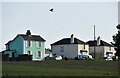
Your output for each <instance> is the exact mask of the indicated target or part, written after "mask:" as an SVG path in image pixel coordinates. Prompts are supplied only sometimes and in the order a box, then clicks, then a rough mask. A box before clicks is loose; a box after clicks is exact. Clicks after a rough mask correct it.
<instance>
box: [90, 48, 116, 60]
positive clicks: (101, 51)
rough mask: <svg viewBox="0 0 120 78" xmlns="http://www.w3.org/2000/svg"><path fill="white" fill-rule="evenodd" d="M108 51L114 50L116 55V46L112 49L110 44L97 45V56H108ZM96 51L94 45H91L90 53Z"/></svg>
mask: <svg viewBox="0 0 120 78" xmlns="http://www.w3.org/2000/svg"><path fill="white" fill-rule="evenodd" d="M106 52H113V55H112V56H114V55H115V50H114V47H111V50H110V49H109V46H96V56H97V57H100V58H103V57H106ZM93 53H94V47H93V46H92V47H90V54H93Z"/></svg>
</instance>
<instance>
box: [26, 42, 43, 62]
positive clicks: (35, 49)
mask: <svg viewBox="0 0 120 78" xmlns="http://www.w3.org/2000/svg"><path fill="white" fill-rule="evenodd" d="M36 42H37V41H31V44H32V46H31V47H26V40H25V41H24V54H27V51H31V54H32V55H33V56H32V57H33V60H43V59H44V57H45V42H43V41H40V43H41V47H39V48H38V47H37V45H36ZM37 51H40V52H41V57H40V58H37Z"/></svg>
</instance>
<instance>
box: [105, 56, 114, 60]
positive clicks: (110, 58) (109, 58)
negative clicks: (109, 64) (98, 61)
mask: <svg viewBox="0 0 120 78" xmlns="http://www.w3.org/2000/svg"><path fill="white" fill-rule="evenodd" d="M105 60H106V61H110V60H113V59H112V57H107V58H106V59H105Z"/></svg>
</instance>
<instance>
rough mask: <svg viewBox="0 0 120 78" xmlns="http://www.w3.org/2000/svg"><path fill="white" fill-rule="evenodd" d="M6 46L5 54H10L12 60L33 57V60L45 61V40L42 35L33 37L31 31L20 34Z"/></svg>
mask: <svg viewBox="0 0 120 78" xmlns="http://www.w3.org/2000/svg"><path fill="white" fill-rule="evenodd" d="M5 45H6V50H5V51H4V54H9V57H10V58H16V57H19V56H20V55H26V54H27V55H32V60H43V59H44V54H45V40H44V39H43V38H42V37H41V36H40V35H31V32H30V30H27V32H26V34H18V35H17V36H16V37H15V38H14V39H13V40H10V41H9V42H8V43H6V44H5Z"/></svg>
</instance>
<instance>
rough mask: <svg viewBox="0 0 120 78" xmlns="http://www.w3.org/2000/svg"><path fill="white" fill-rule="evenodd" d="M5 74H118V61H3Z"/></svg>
mask: <svg viewBox="0 0 120 78" xmlns="http://www.w3.org/2000/svg"><path fill="white" fill-rule="evenodd" d="M2 66H3V67H2V68H3V69H2V70H3V72H2V74H3V76H4V75H6V74H7V75H8V76H19V75H20V76H117V75H118V63H117V61H78V60H68V61H65V60H62V61H55V60H54V61H41V62H3V65H2Z"/></svg>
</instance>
